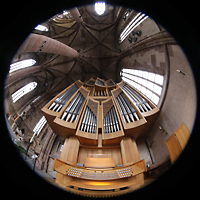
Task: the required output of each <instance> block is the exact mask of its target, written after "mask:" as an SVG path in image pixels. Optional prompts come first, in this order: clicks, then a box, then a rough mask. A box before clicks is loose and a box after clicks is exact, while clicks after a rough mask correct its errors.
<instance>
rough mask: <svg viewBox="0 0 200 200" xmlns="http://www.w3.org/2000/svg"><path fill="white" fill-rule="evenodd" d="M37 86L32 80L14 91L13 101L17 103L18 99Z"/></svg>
mask: <svg viewBox="0 0 200 200" xmlns="http://www.w3.org/2000/svg"><path fill="white" fill-rule="evenodd" d="M36 86H37V83H36V82H31V83H28V84H27V85H25V86H24V87H22V88H20V89H19V90H17V91H16V92H14V93H13V94H12V95H11V96H12V101H13V103H15V102H16V101H17V100H19V99H20V98H21V97H23V96H24V95H25V94H27V93H29V92H30V91H32V90H33V89H35V88H36Z"/></svg>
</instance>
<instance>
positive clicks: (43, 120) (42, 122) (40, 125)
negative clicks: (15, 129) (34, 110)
mask: <svg viewBox="0 0 200 200" xmlns="http://www.w3.org/2000/svg"><path fill="white" fill-rule="evenodd" d="M46 123H47V120H46V118H45V117H44V116H43V117H42V118H41V119H40V120H39V122H38V123H37V124H36V126H35V128H34V129H33V133H36V135H37V136H38V135H39V134H40V132H41V130H42V128H43V127H44V125H45V124H46Z"/></svg>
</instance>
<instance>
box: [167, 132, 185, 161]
mask: <svg viewBox="0 0 200 200" xmlns="http://www.w3.org/2000/svg"><path fill="white" fill-rule="evenodd" d="M165 145H166V147H167V150H168V153H169V157H170V160H171V162H172V163H174V161H175V160H176V159H177V158H178V156H179V155H180V153H181V151H182V149H181V146H180V144H179V142H178V140H177V138H176V136H175V135H174V134H172V135H171V136H170V137H169V138H168V139H167V140H166V141H165Z"/></svg>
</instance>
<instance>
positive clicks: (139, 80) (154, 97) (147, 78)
mask: <svg viewBox="0 0 200 200" xmlns="http://www.w3.org/2000/svg"><path fill="white" fill-rule="evenodd" d="M121 77H122V80H123V81H125V82H127V83H128V84H130V85H131V86H133V87H135V88H136V89H138V90H139V91H140V92H141V93H143V94H144V95H145V96H147V97H148V98H149V99H150V100H151V101H152V102H154V103H155V104H156V105H158V102H159V99H160V96H161V92H162V88H163V81H164V76H162V75H159V74H155V73H152V72H147V71H142V70H136V69H122V71H121Z"/></svg>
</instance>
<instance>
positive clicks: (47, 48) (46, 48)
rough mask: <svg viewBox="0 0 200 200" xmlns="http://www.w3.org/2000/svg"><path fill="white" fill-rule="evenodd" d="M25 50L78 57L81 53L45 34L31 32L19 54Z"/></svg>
mask: <svg viewBox="0 0 200 200" xmlns="http://www.w3.org/2000/svg"><path fill="white" fill-rule="evenodd" d="M25 52H44V53H53V54H58V55H63V56H69V57H72V58H78V57H79V53H78V52H77V51H76V50H74V49H72V48H71V47H69V46H67V45H66V44H63V43H62V42H59V41H57V40H55V39H52V38H50V37H47V36H44V35H38V34H34V33H32V34H30V36H29V37H28V38H27V39H26V40H25V42H24V43H23V44H22V46H21V47H20V49H19V51H18V54H20V53H25Z"/></svg>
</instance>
